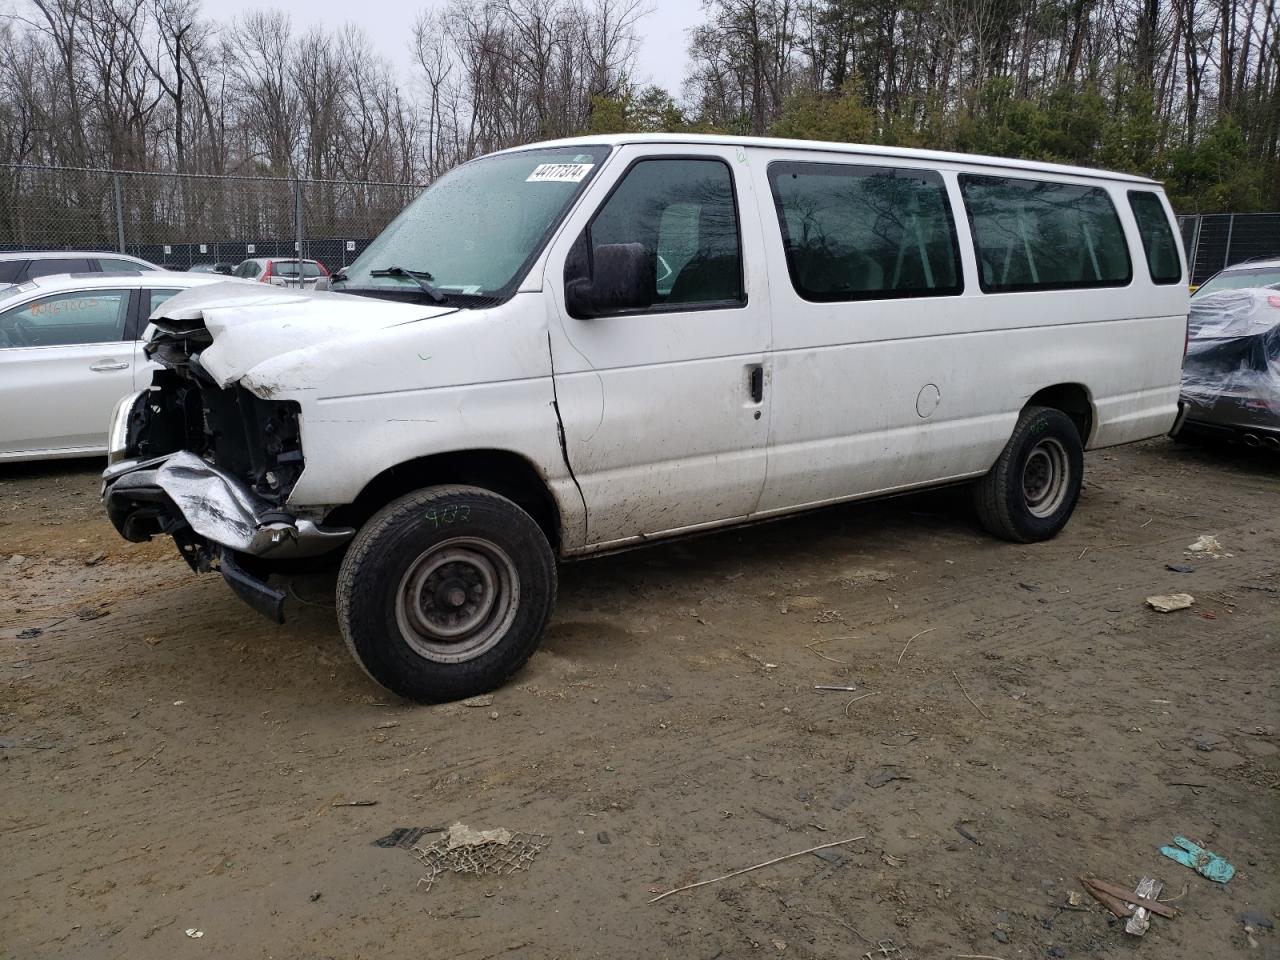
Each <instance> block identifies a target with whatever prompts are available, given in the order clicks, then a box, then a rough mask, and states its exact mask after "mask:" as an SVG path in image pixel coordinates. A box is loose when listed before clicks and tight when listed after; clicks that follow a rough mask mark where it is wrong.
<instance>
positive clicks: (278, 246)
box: [0, 164, 422, 269]
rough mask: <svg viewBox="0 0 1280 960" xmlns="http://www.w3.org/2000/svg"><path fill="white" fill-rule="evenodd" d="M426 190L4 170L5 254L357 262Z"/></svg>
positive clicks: (0, 221)
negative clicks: (294, 258)
mask: <svg viewBox="0 0 1280 960" xmlns="http://www.w3.org/2000/svg"><path fill="white" fill-rule="evenodd" d="M421 189H422V185H420V184H407V183H387V182H382V181H345V180H308V179H285V178H279V177H246V176H212V175H202V174H176V173H139V172H134V171H125V170H98V169H91V168H85V167H51V166H35V165H15V164H0V250H71V249H76V250H86V249H87V250H121V251H123V252H125V253H131V254H133V255H134V256H139V257H142V258H143V259H145V260H150V261H151V262H153V263H157V264H161V265H163V266H170V267H175V268H178V269H186V268H187V267H190V266H191V265H192V264H197V263H219V262H231V263H238V262H239V261H241V260H243V259H245V258H247V257H254V256H258V257H281V256H288V257H292V256H297V255H298V250H299V242H300V245H301V254H302V256H304V257H310V258H312V259H316V260H319V261H320V262H322V263H324V264H325V265H326V266H328V267H329V268H330V269H337V268H338V267H341V266H345V265H346V264H348V263H350V262H351V261H352V260H354V259H355V258H356V257H357V256H358V255H359V254H360V253H361V252H362V251H363V250H364V248H365V247H366V246H368V245H369V242H370V241H371V240H372V239H373V238H374V237H376V236H377V235H378V233H379V232H381V230H382V228H383V227H385V226H386V225H387V224H388V223H389V222H390V221H391V219H392V218H393V217H394V216H395V215H396V214H397V213H399V212H400V211H401V210H402V209H403V208H404V207H405V206H406V205H407V204H408V203H409V201H410V200H412V199H413V198H414V197H415V196H417V194H418V192H419V191H420V190H421Z"/></svg>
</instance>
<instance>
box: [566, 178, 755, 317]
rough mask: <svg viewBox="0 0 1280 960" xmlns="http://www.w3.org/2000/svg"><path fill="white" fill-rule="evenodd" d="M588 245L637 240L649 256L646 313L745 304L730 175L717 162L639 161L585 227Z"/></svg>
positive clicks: (734, 202)
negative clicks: (651, 290)
mask: <svg viewBox="0 0 1280 960" xmlns="http://www.w3.org/2000/svg"><path fill="white" fill-rule="evenodd" d="M588 231H589V232H588V236H589V238H590V245H591V248H592V249H593V250H594V249H596V248H598V247H600V246H602V245H604V244H616V243H639V244H643V246H644V248H645V250H646V251H647V252H648V253H649V255H650V256H651V257H652V258H653V266H654V281H655V286H656V293H657V297H656V299H655V300H654V303H653V307H652V308H651V309H654V310H664V309H665V310H672V309H677V308H679V307H681V306H686V305H687V306H688V307H689V308H690V309H695V308H698V309H705V308H707V307H710V306H712V305H715V306H733V305H736V304H738V303H741V302H743V301H744V300H745V299H746V296H745V293H744V291H743V283H742V249H741V244H740V243H739V240H738V209H737V204H736V201H735V199H734V193H733V175H732V173H731V172H730V170H729V167H728V165H727V164H725V163H724V162H723V161H722V160H703V159H692V158H691V159H684V158H672V159H655V160H640V161H638V162H637V163H636V164H635V165H634V166H632V167H631V169H630V170H629V171H628V172H627V175H626V176H625V177H624V178H623V180H622V182H621V183H620V184H619V185H618V187H617V188H616V189H615V190H614V191H613V194H612V195H611V196H610V197H609V199H608V200H606V201H605V203H604V206H603V207H601V208H600V211H599V212H598V213H597V214H596V215H595V219H593V220H592V221H591V226H590V227H589V228H588Z"/></svg>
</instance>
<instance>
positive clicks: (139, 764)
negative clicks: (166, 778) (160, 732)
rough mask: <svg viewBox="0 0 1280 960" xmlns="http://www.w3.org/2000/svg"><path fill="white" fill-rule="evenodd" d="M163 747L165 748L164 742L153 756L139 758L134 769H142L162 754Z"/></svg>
mask: <svg viewBox="0 0 1280 960" xmlns="http://www.w3.org/2000/svg"><path fill="white" fill-rule="evenodd" d="M163 749H164V744H163V743H162V744H160V746H158V747H157V748H156V752H155V753H153V754H152V755H151V756H149V757H145V758H144V759H142V760H139V761H138V762H137V763H136V764H135V765H134V767H133V769H134V770H141V769H142V768H143V767H145V766H146V765H147V764H148V763H150V762H151V761H152V760H154V759H155V758H156V757H158V756H160V751H161V750H163Z"/></svg>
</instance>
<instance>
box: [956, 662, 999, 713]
mask: <svg viewBox="0 0 1280 960" xmlns="http://www.w3.org/2000/svg"><path fill="white" fill-rule="evenodd" d="M951 675H952V676H953V677H955V678H956V683H957V684H959V686H960V692H961V693H963V694H964V698H965V699H966V700H968V701H969V702H970V703H972V704H973V709H975V710H977V711H978V712H979V713H980V714H982V716H983V718H984V719H986V720H990V719H991V718H990V717H989V716H987V711H985V710H983V709H982V708H981V707H980V706H978V704H977V701H975V700H974V699H973V697H971V696H969V691H968V690H966V689H965V688H964V684H963V683H960V674H958V673H956V672H955V671H954V670H952V671H951Z"/></svg>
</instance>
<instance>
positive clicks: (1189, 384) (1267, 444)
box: [1178, 284, 1280, 453]
mask: <svg viewBox="0 0 1280 960" xmlns="http://www.w3.org/2000/svg"><path fill="white" fill-rule="evenodd" d="M1187 334H1188V342H1187V359H1186V362H1185V363H1184V364H1183V369H1182V400H1183V404H1184V406H1185V408H1186V414H1185V418H1184V420H1183V423H1182V427H1181V429H1180V430H1179V432H1178V437H1179V439H1217V440H1227V441H1229V442H1238V443H1241V444H1243V445H1244V446H1246V447H1255V448H1258V447H1261V448H1264V449H1266V450H1270V451H1272V452H1273V453H1280V284H1277V285H1275V286H1271V287H1246V288H1242V289H1236V290H1231V289H1228V290H1223V291H1221V292H1218V293H1211V294H1209V295H1207V296H1197V297H1193V298H1192V300H1191V315H1190V320H1189V323H1188V328H1187Z"/></svg>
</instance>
